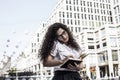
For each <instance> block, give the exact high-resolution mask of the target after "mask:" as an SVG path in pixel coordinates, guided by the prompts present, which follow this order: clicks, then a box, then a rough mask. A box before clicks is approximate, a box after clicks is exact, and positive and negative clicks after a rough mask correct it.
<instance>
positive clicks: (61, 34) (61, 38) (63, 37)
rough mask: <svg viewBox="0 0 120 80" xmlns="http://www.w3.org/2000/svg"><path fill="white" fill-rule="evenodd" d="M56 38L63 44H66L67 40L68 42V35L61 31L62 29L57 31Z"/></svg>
mask: <svg viewBox="0 0 120 80" xmlns="http://www.w3.org/2000/svg"><path fill="white" fill-rule="evenodd" d="M57 38H58V40H59V41H61V42H63V43H67V42H68V40H69V36H68V33H67V32H66V31H65V30H64V29H62V28H59V29H58V31H57Z"/></svg>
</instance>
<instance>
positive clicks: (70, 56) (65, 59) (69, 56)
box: [62, 55, 73, 63]
mask: <svg viewBox="0 0 120 80" xmlns="http://www.w3.org/2000/svg"><path fill="white" fill-rule="evenodd" d="M69 58H73V56H72V55H68V56H65V58H64V59H63V60H62V61H63V63H64V62H65V61H67V60H68V59H69Z"/></svg>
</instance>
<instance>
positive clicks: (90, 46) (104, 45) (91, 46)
mask: <svg viewBox="0 0 120 80" xmlns="http://www.w3.org/2000/svg"><path fill="white" fill-rule="evenodd" d="M106 46H107V44H106V42H104V43H102V47H106ZM99 48H100V45H99V44H98V45H96V49H99ZM88 49H95V46H94V45H89V46H88Z"/></svg>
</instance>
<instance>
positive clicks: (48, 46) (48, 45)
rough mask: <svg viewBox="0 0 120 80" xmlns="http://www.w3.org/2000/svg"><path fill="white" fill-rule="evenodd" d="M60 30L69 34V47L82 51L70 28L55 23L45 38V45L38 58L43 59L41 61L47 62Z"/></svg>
mask: <svg viewBox="0 0 120 80" xmlns="http://www.w3.org/2000/svg"><path fill="white" fill-rule="evenodd" d="M59 28H62V29H64V30H65V31H66V32H67V33H68V36H69V41H68V42H67V45H68V46H69V47H71V48H74V49H75V50H79V49H80V47H79V45H78V44H77V42H76V41H75V39H74V38H73V35H72V33H71V32H70V30H69V28H68V27H67V26H66V25H64V24H62V23H54V24H52V25H50V26H49V28H48V30H47V32H46V34H45V37H44V39H43V44H42V46H41V48H40V49H39V54H38V56H39V57H40V58H41V60H43V61H45V60H46V58H47V57H48V55H49V54H50V52H51V50H52V48H53V45H54V41H57V34H56V32H57V30H58V29H59Z"/></svg>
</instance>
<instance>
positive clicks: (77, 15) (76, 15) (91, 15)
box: [59, 12, 112, 22]
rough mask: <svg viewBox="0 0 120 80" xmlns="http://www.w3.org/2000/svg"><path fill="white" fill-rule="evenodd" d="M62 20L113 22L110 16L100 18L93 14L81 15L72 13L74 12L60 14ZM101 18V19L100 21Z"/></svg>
mask: <svg viewBox="0 0 120 80" xmlns="http://www.w3.org/2000/svg"><path fill="white" fill-rule="evenodd" d="M59 17H60V18H64V17H67V18H75V19H88V20H102V21H108V22H112V17H110V16H100V15H93V14H80V13H72V12H70V13H69V12H66V14H65V12H59ZM100 18H101V19H100Z"/></svg>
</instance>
